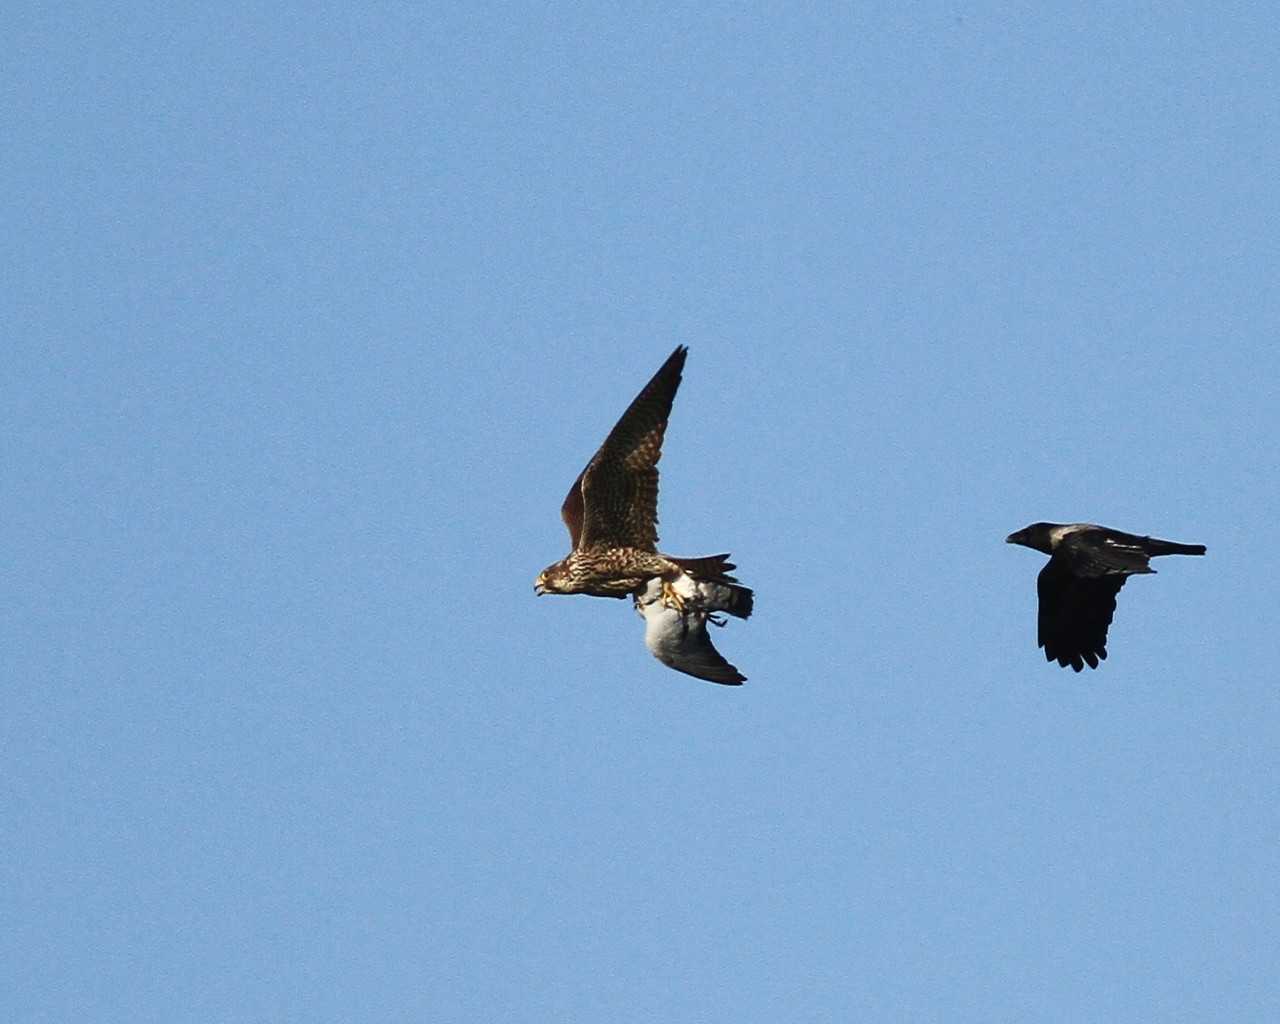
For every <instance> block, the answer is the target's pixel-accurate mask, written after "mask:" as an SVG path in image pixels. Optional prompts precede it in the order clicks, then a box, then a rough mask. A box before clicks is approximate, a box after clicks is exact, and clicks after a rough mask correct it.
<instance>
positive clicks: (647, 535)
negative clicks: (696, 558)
mask: <svg viewBox="0 0 1280 1024" xmlns="http://www.w3.org/2000/svg"><path fill="white" fill-rule="evenodd" d="M687 353H688V349H686V348H685V347H684V346H683V345H680V346H678V347H677V348H676V350H675V351H674V352H672V353H671V355H670V356H669V357H668V359H667V361H666V362H665V363H663V364H662V367H661V368H660V369H659V370H658V372H657V373H655V374H654V375H653V379H652V380H650V381H649V383H648V384H646V385H645V387H644V390H643V391H641V392H640V394H639V395H637V396H636V399H635V401H633V402H632V403H631V404H630V405H629V406H628V407H627V411H626V412H624V413H623V414H622V418H621V419H619V420H618V422H617V424H616V425H615V426H614V428H613V429H612V430H611V431H609V436H608V437H607V438H605V441H604V444H602V445H601V446H600V450H599V451H598V452H596V454H595V456H594V457H593V458H592V459H591V461H590V462H588V463H587V466H586V468H585V469H584V470H583V471H582V472H581V473H580V474H578V479H577V480H575V481H574V484H573V486H572V487H571V488H569V494H568V497H566V498H565V500H564V505H563V506H561V509H560V515H561V518H563V519H564V521H565V525H566V526H568V528H569V536H570V538H571V539H572V540H573V547H574V550H575V551H576V550H581V549H589V548H594V547H634V548H640V549H641V550H646V551H654V550H656V549H657V545H658V460H659V459H660V458H661V457H662V438H663V435H664V434H665V432H666V429H667V419H668V417H669V416H670V415H671V405H672V402H673V401H674V400H675V397H676V389H677V388H679V387H680V375H681V372H682V371H683V369H684V361H685V356H686V355H687Z"/></svg>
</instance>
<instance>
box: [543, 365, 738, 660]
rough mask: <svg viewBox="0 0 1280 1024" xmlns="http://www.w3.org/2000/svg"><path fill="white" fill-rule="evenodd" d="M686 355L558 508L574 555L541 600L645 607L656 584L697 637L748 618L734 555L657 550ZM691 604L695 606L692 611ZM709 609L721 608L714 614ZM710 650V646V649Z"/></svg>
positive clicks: (642, 397) (553, 570)
mask: <svg viewBox="0 0 1280 1024" xmlns="http://www.w3.org/2000/svg"><path fill="white" fill-rule="evenodd" d="M687 354H688V349H687V348H685V347H684V346H683V345H679V346H677V347H676V350H675V351H674V352H672V353H671V355H670V356H669V357H668V358H667V361H666V362H665V363H663V364H662V366H661V367H660V368H659V370H658V372H657V373H655V374H654V375H653V379H652V380H650V381H649V383H648V384H646V385H645V386H644V390H642V391H641V392H640V394H639V395H637V396H636V399H635V401H633V402H632V403H631V405H630V406H628V407H627V411H626V412H624V413H623V414H622V418H621V419H619V420H618V422H617V424H616V425H615V426H614V428H613V429H612V430H611V431H610V432H609V436H608V437H606V438H605V441H604V444H602V445H601V446H600V450H599V451H597V452H596V453H595V455H594V456H592V458H591V461H590V462H588V463H587V465H586V467H585V468H584V469H583V470H582V472H581V473H579V474H578V479H577V480H575V481H574V482H573V486H572V487H570V488H569V494H568V496H567V497H566V498H565V500H564V504H563V505H562V506H561V508H560V517H561V518H562V519H563V520H564V522H565V525H566V526H567V527H568V528H569V539H570V541H571V542H572V545H573V550H572V551H570V552H569V554H568V555H567V556H566V557H565V558H562V559H561V560H560V561H558V562H556V563H555V564H554V565H549V566H547V568H546V569H544V570H543V571H542V573H541V574H540V575H539V576H538V578H537V580H536V581H535V582H534V589H535V590H536V591H537V593H539V594H589V595H591V596H592V597H617V598H625V597H633V598H635V599H637V600H639V599H640V597H641V595H642V592H643V593H644V594H647V593H648V592H649V589H650V584H651V583H652V581H654V580H656V581H657V585H658V587H659V596H658V601H659V603H660V604H661V606H662V608H665V609H670V610H671V611H673V612H674V613H676V614H677V615H678V616H681V617H682V627H683V626H690V627H691V628H692V631H693V634H694V635H695V637H696V635H697V633H698V631H699V629H700V628H701V630H702V632H703V633H704V634H705V626H704V625H703V623H704V622H705V621H707V620H705V619H704V620H700V619H699V618H698V617H699V616H701V615H704V614H705V613H706V612H707V611H712V612H714V611H724V612H726V613H728V614H729V615H734V616H736V617H738V618H743V619H745V618H746V617H747V616H749V615H750V614H751V608H752V601H753V598H752V592H751V590H750V589H749V588H748V587H744V586H742V584H740V583H739V582H738V580H737V579H736V578H735V577H733V576H732V575H730V573H731V572H732V571H733V569H734V568H735V566H734V565H733V563H732V562H730V561H729V556H728V555H727V554H726V555H708V556H706V557H703V558H677V557H675V556H673V555H665V554H663V553H662V552H660V551H659V550H658V460H659V459H660V458H661V457H662V440H663V436H664V434H665V433H666V428H667V419H668V417H669V416H670V415H671V405H672V402H673V401H674V400H675V396H676V389H677V388H679V386H680V375H681V372H682V371H683V369H684V363H685V357H686V355H687ZM708 587H714V588H717V589H716V590H715V594H716V595H717V596H716V597H712V598H708V596H707V595H708V594H709V593H711V591H709V590H706V589H704V588H708ZM722 591H723V593H722ZM686 600H688V601H690V602H691V604H690V605H689V606H688V607H686ZM708 601H710V603H711V604H713V605H717V606H722V607H712V608H708V607H707V602H708ZM644 607H649V606H648V605H645V606H644ZM641 614H643V615H646V621H649V622H656V623H658V625H657V626H654V627H652V628H655V629H656V630H657V631H658V632H657V633H655V635H663V634H664V631H665V629H666V624H667V623H668V622H670V621H673V620H670V619H669V618H662V617H661V616H660V615H659V614H658V613H657V612H653V613H652V615H653V616H654V618H653V619H650V618H649V615H648V614H646V613H645V612H644V611H643V610H642V611H641ZM646 632H647V631H646ZM683 642H684V641H681V643H683ZM696 646H697V647H700V646H701V645H700V644H697V645H696ZM706 646H707V647H710V646H711V644H710V641H709V640H708V641H707V643H706ZM651 649H652V648H651ZM693 649H695V648H692V647H691V648H686V649H685V654H684V655H682V656H681V657H679V658H677V659H676V660H689V659H688V651H689V650H693ZM711 649H712V651H713V652H714V648H711ZM659 657H662V656H661V655H659ZM716 657H719V655H716ZM663 660H664V661H666V659H665V658H664V659H663ZM697 660H698V659H697V658H694V659H692V660H690V661H689V663H690V664H693V663H694V662H695V661H697ZM667 664H671V662H670V661H667ZM676 667H679V666H676ZM681 671H685V669H681ZM735 671H736V670H735ZM693 674H697V673H693ZM739 681H740V680H739Z"/></svg>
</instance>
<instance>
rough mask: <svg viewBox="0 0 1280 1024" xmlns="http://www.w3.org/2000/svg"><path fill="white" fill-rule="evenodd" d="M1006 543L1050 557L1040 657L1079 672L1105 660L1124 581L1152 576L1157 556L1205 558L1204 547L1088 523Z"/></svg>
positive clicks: (1043, 579) (1042, 587)
mask: <svg viewBox="0 0 1280 1024" xmlns="http://www.w3.org/2000/svg"><path fill="white" fill-rule="evenodd" d="M1005 539H1006V541H1007V542H1008V543H1010V544H1021V545H1023V546H1024V547H1028V548H1035V549H1036V550H1037V551H1043V552H1044V553H1045V554H1046V555H1048V556H1049V562H1048V564H1046V565H1045V567H1044V568H1043V569H1041V570H1040V575H1039V577H1037V579H1036V591H1037V592H1038V593H1039V595H1040V622H1039V642H1040V646H1041V647H1043V648H1044V656H1045V658H1046V659H1048V660H1049V661H1055V660H1056V661H1057V662H1058V664H1059V665H1061V666H1062V667H1063V668H1066V667H1067V666H1068V665H1070V666H1071V667H1072V668H1073V669H1075V670H1076V671H1077V672H1079V671H1080V670H1081V669H1083V668H1084V666H1085V663H1086V662H1088V664H1089V667H1090V668H1097V667H1098V660H1099V659H1101V658H1106V656H1107V627H1108V626H1110V625H1111V616H1112V615H1113V614H1114V613H1115V610H1116V594H1118V593H1120V588H1121V587H1123V586H1124V581H1125V580H1126V579H1128V578H1129V577H1130V576H1135V575H1137V574H1139V573H1150V572H1155V570H1154V569H1152V568H1151V567H1150V566H1149V565H1148V564H1147V563H1148V561H1149V560H1150V559H1151V558H1153V557H1154V556H1156V555H1203V554H1204V545H1203V544H1175V543H1174V542H1173V541H1171V540H1156V539H1155V538H1154V537H1138V536H1135V535H1134V534H1132V533H1122V532H1120V531H1119V530H1110V529H1108V528H1107V527H1105V526H1094V525H1093V524H1092V523H1069V524H1066V525H1063V524H1059V523H1032V524H1031V525H1030V526H1028V527H1026V528H1025V529H1021V530H1019V531H1018V532H1017V533H1011V534H1009V536H1008V537H1007V538H1005Z"/></svg>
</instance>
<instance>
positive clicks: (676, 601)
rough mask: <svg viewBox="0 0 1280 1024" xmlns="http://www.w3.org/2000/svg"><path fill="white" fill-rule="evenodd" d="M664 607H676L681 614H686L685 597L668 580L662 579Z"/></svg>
mask: <svg viewBox="0 0 1280 1024" xmlns="http://www.w3.org/2000/svg"><path fill="white" fill-rule="evenodd" d="M662 607H663V608H674V609H675V610H676V611H678V612H679V613H680V614H681V615H683V614H684V598H683V597H681V596H680V595H679V593H677V592H676V588H675V587H673V586H672V585H671V584H670V583H668V582H667V581H666V580H663V581H662Z"/></svg>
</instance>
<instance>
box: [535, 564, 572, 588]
mask: <svg viewBox="0 0 1280 1024" xmlns="http://www.w3.org/2000/svg"><path fill="white" fill-rule="evenodd" d="M575 582H576V578H575V573H574V571H573V567H572V566H571V565H569V559H567V558H566V559H563V560H562V561H559V562H556V564H555V565H549V566H547V567H546V568H545V569H543V570H542V572H540V573H538V578H537V579H536V580H534V581H533V589H534V590H536V591H537V592H538V595H539V596H541V595H543V594H574V593H577V589H576V588H575V586H574V584H575Z"/></svg>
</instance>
